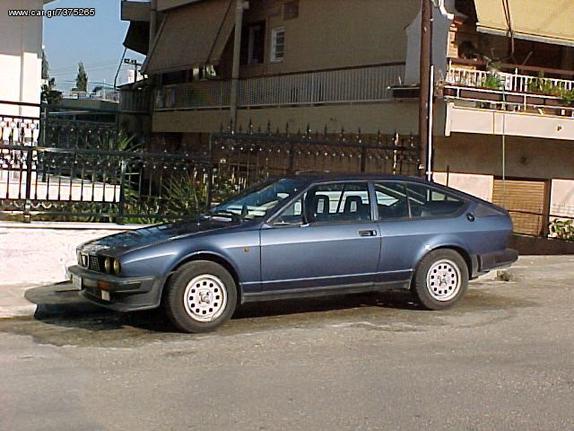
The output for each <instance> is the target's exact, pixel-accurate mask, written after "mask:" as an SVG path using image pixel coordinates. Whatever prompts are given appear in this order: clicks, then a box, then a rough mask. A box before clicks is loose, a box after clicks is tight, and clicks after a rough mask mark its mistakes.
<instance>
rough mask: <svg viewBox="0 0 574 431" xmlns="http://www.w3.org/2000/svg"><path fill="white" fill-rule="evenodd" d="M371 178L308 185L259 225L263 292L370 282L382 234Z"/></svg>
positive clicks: (376, 261)
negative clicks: (279, 210)
mask: <svg viewBox="0 0 574 431" xmlns="http://www.w3.org/2000/svg"><path fill="white" fill-rule="evenodd" d="M370 201H371V199H370V193H369V186H368V184H367V182H343V183H326V184H320V185H316V186H314V187H311V188H310V189H308V190H307V191H306V192H305V193H304V194H303V195H301V196H300V197H299V198H298V199H297V200H296V201H294V202H292V203H291V204H290V205H288V206H287V208H285V209H284V210H283V211H282V212H280V213H279V214H278V215H277V217H275V218H273V219H272V220H270V221H269V223H268V224H267V225H265V226H264V227H263V228H262V229H261V277H262V289H263V290H286V289H295V288H314V287H317V288H320V287H330V286H343V285H347V286H350V285H361V284H370V283H372V281H373V277H374V276H375V274H376V271H377V265H378V261H379V252H380V237H379V230H378V227H377V224H376V223H375V222H374V221H373V216H372V212H373V211H372V207H371V203H370Z"/></svg>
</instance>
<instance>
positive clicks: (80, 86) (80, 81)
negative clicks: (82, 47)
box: [74, 62, 88, 91]
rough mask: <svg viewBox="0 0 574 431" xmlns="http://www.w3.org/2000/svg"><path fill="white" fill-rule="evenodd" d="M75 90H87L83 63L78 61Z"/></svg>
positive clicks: (86, 75) (86, 76)
mask: <svg viewBox="0 0 574 431" xmlns="http://www.w3.org/2000/svg"><path fill="white" fill-rule="evenodd" d="M74 90H75V91H88V74H87V73H86V69H84V63H82V62H80V63H78V74H77V75H76V87H75V88H74Z"/></svg>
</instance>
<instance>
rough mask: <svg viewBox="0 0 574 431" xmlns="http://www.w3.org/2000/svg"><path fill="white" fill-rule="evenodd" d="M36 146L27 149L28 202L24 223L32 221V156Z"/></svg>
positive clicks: (25, 207) (25, 205) (25, 206)
mask: <svg viewBox="0 0 574 431" xmlns="http://www.w3.org/2000/svg"><path fill="white" fill-rule="evenodd" d="M33 151H34V147H29V148H28V149H27V150H26V196H25V198H26V203H25V204H24V223H30V222H31V221H32V214H31V210H32V201H31V200H30V197H31V194H32V162H33V160H32V157H33V155H34V154H33Z"/></svg>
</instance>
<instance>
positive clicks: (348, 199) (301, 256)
mask: <svg viewBox="0 0 574 431" xmlns="http://www.w3.org/2000/svg"><path fill="white" fill-rule="evenodd" d="M511 233H512V223H511V220H510V217H509V215H508V212H507V211H506V210H505V209H503V208H500V207H498V206H496V205H493V204H491V203H489V202H486V201H483V200H481V199H478V198H476V197H473V196H470V195H467V194H465V193H462V192H460V191H457V190H453V189H450V188H447V187H443V186H440V185H438V184H435V183H430V182H426V181H422V180H420V179H417V178H410V177H396V176H365V175H361V176H358V175H357V176H348V175H337V176H335V175H313V174H301V175H294V176H288V177H284V178H280V179H275V180H269V181H267V182H265V183H262V184H259V185H258V186H256V187H254V188H252V189H250V190H247V191H246V192H245V193H243V194H241V195H239V196H237V197H235V198H232V199H230V200H229V201H227V202H224V203H223V204H221V205H219V206H217V207H215V208H213V209H212V210H210V211H209V212H208V213H206V214H204V215H202V216H200V217H199V218H198V219H196V220H194V221H187V222H179V223H174V224H164V225H157V226H152V227H146V228H143V229H138V230H135V231H129V232H125V233H120V234H117V235H112V236H108V237H105V238H102V239H98V240H96V241H91V242H88V243H86V244H84V245H82V246H80V247H79V248H78V250H77V255H78V265H75V266H72V267H70V268H69V272H70V273H71V275H72V279H73V282H74V284H75V285H76V286H77V287H78V288H79V289H80V290H81V293H82V295H83V296H84V297H85V298H87V299H89V300H90V301H92V302H95V303H97V304H99V305H102V306H104V307H107V308H110V309H113V310H118V311H132V310H142V309H151V308H156V307H159V306H160V305H161V306H163V307H164V308H165V310H166V312H167V315H168V316H169V318H170V319H171V320H172V321H173V323H174V324H175V325H176V326H177V327H178V328H179V329H180V330H183V331H187V332H203V331H209V330H212V329H214V328H216V327H217V326H219V325H221V324H222V323H223V322H225V321H226V320H227V319H229V318H230V317H231V315H232V314H233V312H234V311H235V309H236V307H237V306H238V305H239V304H243V303H246V302H252V301H267V300H275V299H282V298H295V297H297V298H299V297H311V296H321V295H333V294H348V293H354V292H365V291H376V290H377V291H378V290H383V289H387V288H404V289H410V290H411V291H412V293H413V294H414V295H415V296H416V298H417V299H418V301H419V302H420V304H421V305H422V306H424V307H425V308H428V309H431V310H440V309H443V308H446V307H450V306H452V305H453V304H455V303H456V302H458V301H459V300H460V299H461V298H462V296H463V295H464V293H465V291H466V290H467V286H468V280H469V279H472V278H475V277H477V276H479V275H480V274H483V273H486V272H488V271H490V270H492V269H494V268H499V267H502V266H508V265H510V264H512V263H513V262H514V261H516V259H517V256H518V255H517V253H516V251H514V250H511V249H508V248H507V242H508V240H509V238H510V235H511Z"/></svg>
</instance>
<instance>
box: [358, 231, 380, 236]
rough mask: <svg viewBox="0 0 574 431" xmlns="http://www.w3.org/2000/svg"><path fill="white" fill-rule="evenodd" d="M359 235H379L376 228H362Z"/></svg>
mask: <svg viewBox="0 0 574 431" xmlns="http://www.w3.org/2000/svg"><path fill="white" fill-rule="evenodd" d="M359 236H377V231H376V230H360V231H359Z"/></svg>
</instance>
